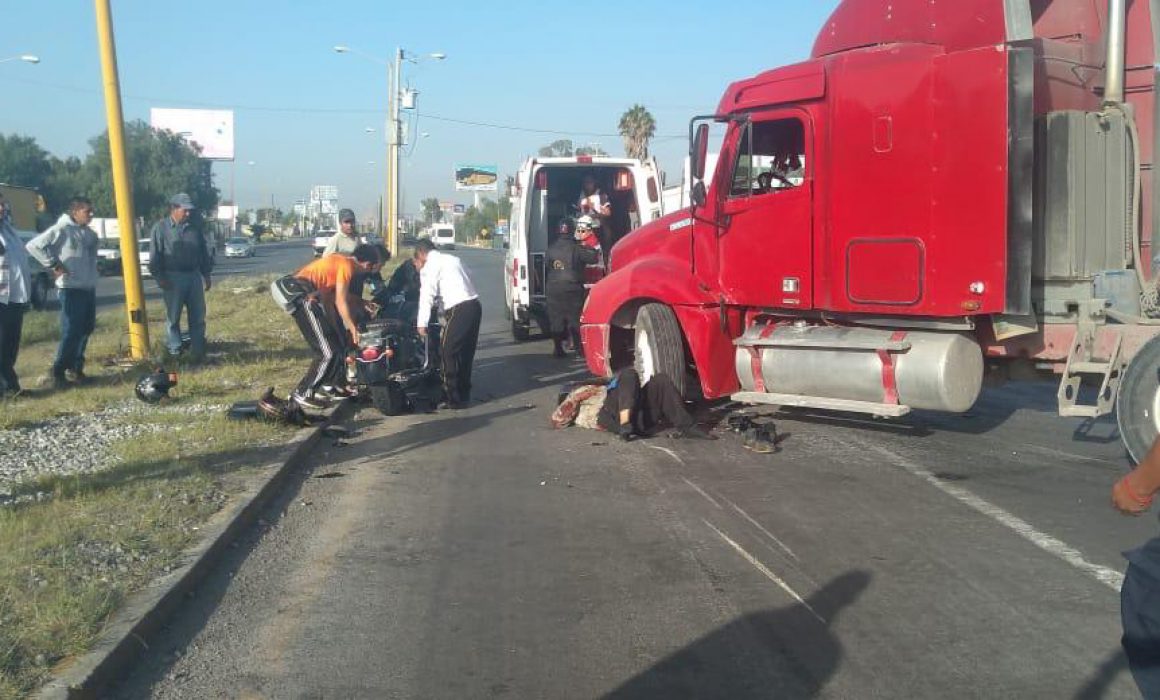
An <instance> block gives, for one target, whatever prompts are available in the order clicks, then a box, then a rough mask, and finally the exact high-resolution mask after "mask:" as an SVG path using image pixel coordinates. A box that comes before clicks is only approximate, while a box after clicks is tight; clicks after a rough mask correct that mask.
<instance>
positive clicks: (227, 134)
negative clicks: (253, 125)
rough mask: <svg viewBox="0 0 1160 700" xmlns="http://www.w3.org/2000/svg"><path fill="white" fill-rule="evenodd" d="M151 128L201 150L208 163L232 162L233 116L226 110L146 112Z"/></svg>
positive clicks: (154, 109) (157, 109)
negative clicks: (181, 139)
mask: <svg viewBox="0 0 1160 700" xmlns="http://www.w3.org/2000/svg"><path fill="white" fill-rule="evenodd" d="M149 124H150V125H151V126H152V127H153V128H154V129H164V130H166V131H172V132H173V133H175V134H177V135H178V136H181V137H183V138H184V139H185V140H186V141H189V142H190V143H193V144H196V145H197V146H199V147H200V148H201V157H202V158H205V159H207V160H233V159H234V113H233V111H232V110H228V109H162V108H158V107H154V108H153V109H151V110H149Z"/></svg>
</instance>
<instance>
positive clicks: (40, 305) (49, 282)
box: [16, 231, 56, 310]
mask: <svg viewBox="0 0 1160 700" xmlns="http://www.w3.org/2000/svg"><path fill="white" fill-rule="evenodd" d="M16 235H18V236H20V240H22V241H24V243H25V244H26V245H27V244H28V242H29V241H31V240H32V239H33V238H35V237H36V234H35V233H32V232H30V231H17V232H16ZM28 269H29V271H30V272H31V273H32V289H31V290H30V292H31V296H32V299H31V300H30V301H31V302H32V308H34V309H37V310H40V309H46V308H48V305H49V303H50V302H51V301H52V299H53V297H54V296H55V295H56V280H54V279H53V277H52V271H50V270H49V269H48V268H47V267H45V266H44V265H41V264H40V262H39V261H37V259H36V258H34V257H32V256H31V255H30V256H28Z"/></svg>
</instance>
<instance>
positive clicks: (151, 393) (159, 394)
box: [134, 367, 177, 404]
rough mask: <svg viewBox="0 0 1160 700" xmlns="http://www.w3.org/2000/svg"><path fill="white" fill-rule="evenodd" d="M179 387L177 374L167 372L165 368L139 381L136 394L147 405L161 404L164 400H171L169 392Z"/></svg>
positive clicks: (135, 388) (135, 390) (154, 371)
mask: <svg viewBox="0 0 1160 700" xmlns="http://www.w3.org/2000/svg"><path fill="white" fill-rule="evenodd" d="M176 385H177V374H176V373H175V372H166V371H165V368H164V367H158V368H157V369H155V370H153V372H151V373H149V374H146V375H145V376H144V377H141V378H140V379H139V380H137V386H136V387H134V393H135V394H137V398H139V399H141V400H142V401H144V402H145V403H152V404H156V403H161V400H162V399H167V398H169V390H170V389H172V388H173V387H174V386H176Z"/></svg>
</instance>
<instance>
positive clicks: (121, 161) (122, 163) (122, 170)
mask: <svg viewBox="0 0 1160 700" xmlns="http://www.w3.org/2000/svg"><path fill="white" fill-rule="evenodd" d="M95 2H96V6H97V40H98V43H99V44H100V49H101V76H102V79H103V80H102V82H103V83H104V87H105V116H106V118H107V120H108V122H109V155H110V156H111V158H110V159H111V161H112V164H113V191H114V193H115V195H116V200H117V221H118V222H119V223H120V225H121V267H122V268H123V269H122V275H123V278H124V280H125V310H126V311H127V312H128V315H129V352H130V354H131V355H132V357H133V359H134V360H143V359H145V358H147V357H149V322H148V319H147V318H146V316H145V296H144V294H143V292H142V289H141V263H140V261H139V258H138V257H137V233H136V229H135V228H134V226H135V222H134V219H135V218H136V216H135V215H134V213H133V193H132V190H131V189H130V187H129V180H130V173H129V162H128V160H127V159H126V158H125V121H124V116H123V115H122V113H121V84H120V79H119V78H118V74H117V47H116V44H115V43H114V41H113V18H112V11H111V10H110V9H109V0H95Z"/></svg>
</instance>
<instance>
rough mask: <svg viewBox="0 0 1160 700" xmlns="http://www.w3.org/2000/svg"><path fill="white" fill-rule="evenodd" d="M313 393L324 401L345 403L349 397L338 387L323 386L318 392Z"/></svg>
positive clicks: (346, 392) (347, 392)
mask: <svg viewBox="0 0 1160 700" xmlns="http://www.w3.org/2000/svg"><path fill="white" fill-rule="evenodd" d="M314 393H315V395H316V396H320V397H322V398H324V399H330V400H332V401H346V400H347V399H349V398H350V397H351V393H350V392H349V391H347V390H346V389H343V388H342V387H340V386H328V385H324V386H321V387H319V388H318V391H316V392H314Z"/></svg>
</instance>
